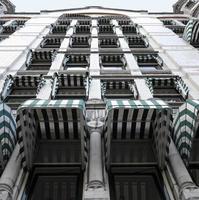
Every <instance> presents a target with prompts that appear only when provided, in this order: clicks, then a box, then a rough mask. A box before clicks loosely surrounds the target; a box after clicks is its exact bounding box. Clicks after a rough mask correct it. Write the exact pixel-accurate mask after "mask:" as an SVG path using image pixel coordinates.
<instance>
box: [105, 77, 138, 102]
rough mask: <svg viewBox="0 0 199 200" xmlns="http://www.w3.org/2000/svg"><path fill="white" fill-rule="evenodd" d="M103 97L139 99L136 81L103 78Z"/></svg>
mask: <svg viewBox="0 0 199 200" xmlns="http://www.w3.org/2000/svg"><path fill="white" fill-rule="evenodd" d="M102 96H103V99H104V100H105V99H137V98H138V92H137V88H136V85H135V82H134V81H128V80H125V81H119V80H102Z"/></svg>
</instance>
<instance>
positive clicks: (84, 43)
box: [70, 36, 90, 48]
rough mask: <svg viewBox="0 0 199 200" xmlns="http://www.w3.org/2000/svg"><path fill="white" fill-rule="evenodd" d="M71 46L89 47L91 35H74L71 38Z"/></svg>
mask: <svg viewBox="0 0 199 200" xmlns="http://www.w3.org/2000/svg"><path fill="white" fill-rule="evenodd" d="M70 47H71V48H89V47H90V37H88V36H72V37H71V39H70Z"/></svg>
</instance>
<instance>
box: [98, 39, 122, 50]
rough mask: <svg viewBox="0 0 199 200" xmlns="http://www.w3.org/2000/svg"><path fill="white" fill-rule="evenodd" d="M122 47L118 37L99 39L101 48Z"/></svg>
mask: <svg viewBox="0 0 199 200" xmlns="http://www.w3.org/2000/svg"><path fill="white" fill-rule="evenodd" d="M119 46H120V44H119V41H118V38H117V37H101V38H99V47H100V48H118V47H119Z"/></svg>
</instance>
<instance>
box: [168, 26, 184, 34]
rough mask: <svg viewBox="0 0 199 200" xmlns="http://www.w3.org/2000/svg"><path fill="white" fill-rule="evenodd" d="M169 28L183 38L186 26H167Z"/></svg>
mask: <svg viewBox="0 0 199 200" xmlns="http://www.w3.org/2000/svg"><path fill="white" fill-rule="evenodd" d="M167 28H169V29H171V30H172V31H173V32H174V33H176V34H177V35H180V36H182V35H183V33H184V29H185V26H170V27H169V26H167Z"/></svg>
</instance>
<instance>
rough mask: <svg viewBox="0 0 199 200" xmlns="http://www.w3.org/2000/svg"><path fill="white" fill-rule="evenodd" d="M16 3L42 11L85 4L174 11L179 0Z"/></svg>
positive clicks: (25, 0)
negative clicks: (173, 7) (174, 5)
mask: <svg viewBox="0 0 199 200" xmlns="http://www.w3.org/2000/svg"><path fill="white" fill-rule="evenodd" d="M11 1H12V2H13V3H14V4H15V5H16V11H17V12H20V11H24V12H27V11H40V10H45V9H51V10H52V9H65V8H66V9H67V8H75V7H84V6H92V5H93V6H104V7H110V8H111V7H112V8H124V9H125V8H126V9H131V10H137V9H143V10H148V11H153V12H155V11H159V12H160V11H165V12H169V11H172V5H173V4H174V3H175V2H177V0H33V1H31V0H11Z"/></svg>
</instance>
